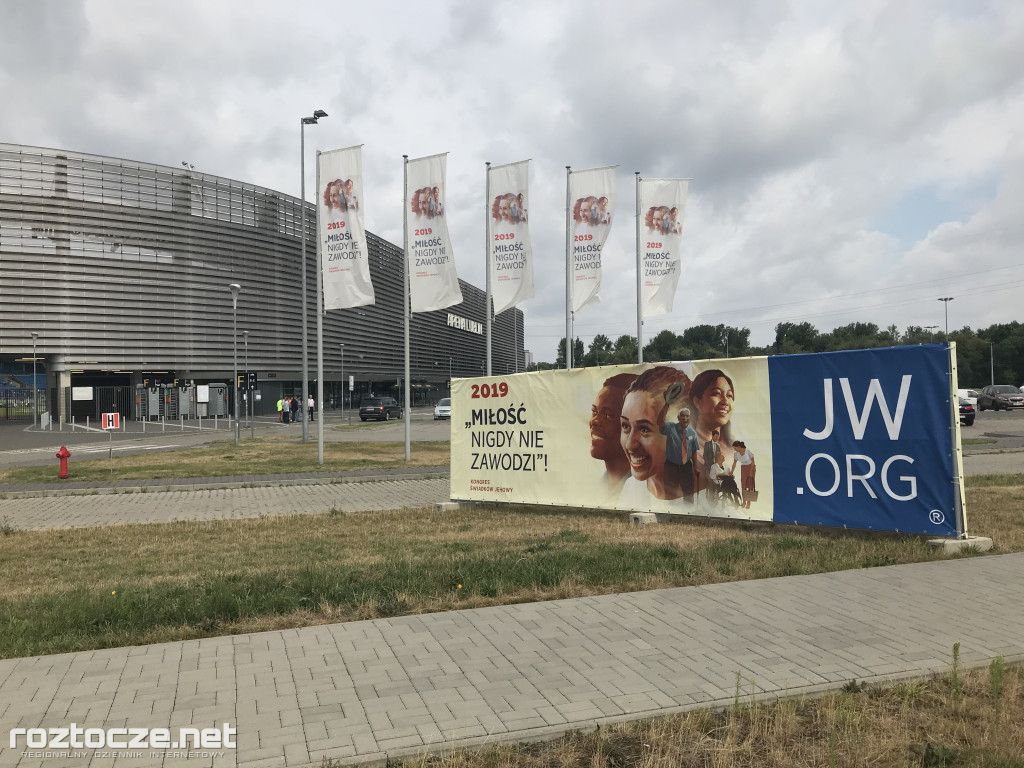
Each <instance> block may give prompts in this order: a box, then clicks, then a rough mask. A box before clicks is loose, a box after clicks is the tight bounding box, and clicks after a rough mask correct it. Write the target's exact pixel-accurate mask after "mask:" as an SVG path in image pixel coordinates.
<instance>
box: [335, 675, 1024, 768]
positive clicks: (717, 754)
mask: <svg viewBox="0 0 1024 768" xmlns="http://www.w3.org/2000/svg"><path fill="white" fill-rule="evenodd" d="M996 688H997V686H996V685H995V682H994V678H993V673H992V672H991V671H990V670H987V669H977V670H972V671H970V672H968V673H966V674H963V676H962V693H961V695H960V696H959V697H958V698H956V699H954V697H953V696H952V691H951V680H950V678H949V676H936V677H933V678H928V679H919V680H911V681H905V682H900V683H896V684H893V685H888V686H864V685H857V684H850V685H848V686H847V689H846V690H844V691H836V692H833V693H829V694H826V695H824V696H820V697H817V698H812V699H784V700H781V701H778V702H775V703H770V704H762V703H758V702H756V701H753V700H750V699H744V698H739V699H737V701H736V703H735V704H734V705H733V706H731V707H729V708H728V709H726V710H725V711H721V712H712V711H708V710H695V711H693V712H690V713H688V714H686V715H682V716H676V717H667V718H662V719H658V720H648V721H636V722H629V723H622V724H619V725H613V726H610V727H607V728H602V729H600V730H599V731H596V732H592V733H585V734H584V733H578V732H576V733H570V734H568V735H566V736H565V737H563V738H561V739H558V740H557V741H554V742H549V743H545V744H518V745H506V746H498V747H492V748H487V749H484V750H481V751H476V752H471V751H468V750H459V751H456V752H453V753H450V754H447V755H441V756H436V757H424V758H422V759H419V760H410V761H405V762H402V763H400V765H402V766H406V768H411V767H412V766H422V768H578V767H580V766H588V767H589V768H620V767H621V766H643V768H791V767H793V766H835V767H836V768H840V767H841V768H862V767H863V766H873V767H874V766H877V767H878V768H921V767H922V766H924V767H925V768H930V767H932V766H935V767H936V768H937V767H938V766H950V768H953V766H956V768H1021V766H1024V728H1021V727H1020V723H1022V722H1024V668H1022V667H1020V666H1017V667H1010V668H1007V669H1005V670H1004V672H1003V673H1002V677H1001V683H1000V686H999V690H998V691H997V690H996ZM323 765H324V766H325V768H330V766H331V765H332V763H331V761H329V760H325V761H324V763H323Z"/></svg>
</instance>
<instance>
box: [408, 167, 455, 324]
mask: <svg viewBox="0 0 1024 768" xmlns="http://www.w3.org/2000/svg"><path fill="white" fill-rule="evenodd" d="M447 160H448V158H447V155H433V156H431V157H421V158H419V159H417V160H410V161H409V163H408V167H407V168H406V174H407V175H406V181H407V184H406V191H407V194H408V199H407V200H406V205H408V206H409V209H410V211H409V217H408V222H409V224H408V227H409V229H408V231H407V232H406V234H405V236H406V242H407V243H409V252H408V253H407V254H406V269H407V270H409V293H410V298H411V306H412V311H413V312H432V311H434V310H435V309H444V308H445V307H450V306H452V305H453V304H459V303H460V302H461V301H462V290H461V289H460V288H459V276H458V275H457V274H456V273H455V259H454V257H453V254H452V246H451V241H450V240H449V238H448V223H447V220H446V219H445V183H444V180H445V170H446V167H447Z"/></svg>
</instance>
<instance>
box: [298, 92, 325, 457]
mask: <svg viewBox="0 0 1024 768" xmlns="http://www.w3.org/2000/svg"><path fill="white" fill-rule="evenodd" d="M321 117H327V113H326V112H324V111H323V110H322V109H317V110H314V111H313V116H312V117H303V118H301V119H300V121H299V154H300V158H299V168H300V169H301V172H300V177H301V181H300V186H299V205H300V207H299V211H300V213H299V222H300V224H299V226H300V227H301V229H302V405H301V407H300V408H299V410H300V411H301V412H302V442H304V443H308V442H309V416H308V415H307V413H306V410H307V409H306V403H307V401H308V400H309V349H308V344H309V330H308V329H307V328H306V126H307V125H316V123H317V121H318V120H319V119H320V118H321Z"/></svg>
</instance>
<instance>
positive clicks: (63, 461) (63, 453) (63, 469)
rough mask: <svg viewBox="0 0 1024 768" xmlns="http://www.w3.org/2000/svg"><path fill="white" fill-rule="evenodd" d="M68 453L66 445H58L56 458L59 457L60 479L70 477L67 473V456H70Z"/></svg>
mask: <svg viewBox="0 0 1024 768" xmlns="http://www.w3.org/2000/svg"><path fill="white" fill-rule="evenodd" d="M70 455H71V451H69V450H68V447H67V446H66V445H62V446H61V447H60V450H59V451H57V458H58V459H60V479H61V480H63V479H65V478H67V477H70V475H68V456H70Z"/></svg>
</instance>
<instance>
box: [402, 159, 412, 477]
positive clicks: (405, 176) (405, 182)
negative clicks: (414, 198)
mask: <svg viewBox="0 0 1024 768" xmlns="http://www.w3.org/2000/svg"><path fill="white" fill-rule="evenodd" d="M402 190H403V191H402V242H403V243H404V252H403V256H404V260H403V264H402V269H403V271H404V272H405V275H404V279H403V281H402V285H403V289H404V298H403V301H402V307H403V309H404V310H405V407H404V408H403V409H402V416H404V417H405V460H406V461H407V462H408V461H409V460H410V457H411V454H410V451H409V444H410V423H411V422H410V419H411V418H412V414H411V413H410V412H409V323H410V320H411V319H410V314H411V313H410V304H409V156H408V155H402Z"/></svg>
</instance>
